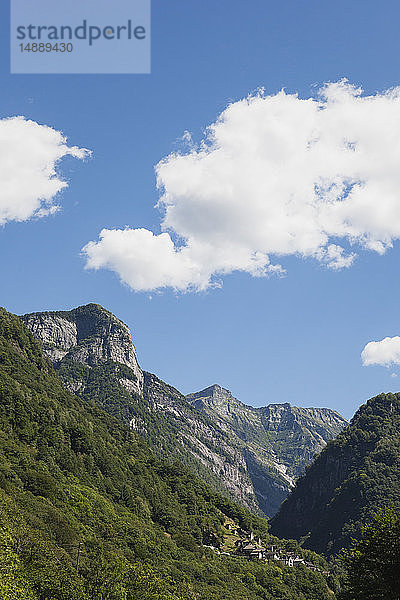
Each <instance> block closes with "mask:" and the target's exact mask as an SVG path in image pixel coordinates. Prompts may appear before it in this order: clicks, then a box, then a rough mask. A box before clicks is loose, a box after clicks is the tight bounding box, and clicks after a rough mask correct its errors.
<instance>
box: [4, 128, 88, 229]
mask: <svg viewBox="0 0 400 600" xmlns="http://www.w3.org/2000/svg"><path fill="white" fill-rule="evenodd" d="M68 154H69V155H71V156H75V157H76V158H80V159H83V158H84V157H85V156H87V155H88V150H86V149H84V148H78V147H76V146H73V147H69V146H67V142H66V138H65V137H64V136H63V135H62V133H60V132H59V131H56V130H55V129H52V128H51V127H47V126H45V125H39V124H38V123H36V122H35V121H29V120H26V119H25V118H24V117H12V118H9V119H0V225H4V224H5V223H7V222H9V221H26V220H28V219H30V218H32V217H43V216H45V215H48V214H51V213H53V212H55V211H56V210H57V209H58V206H57V205H56V204H55V196H56V195H57V193H58V192H60V191H61V190H63V189H64V188H66V187H67V186H68V184H67V183H66V181H63V180H62V179H61V178H60V176H59V175H58V173H57V172H56V166H57V163H58V162H59V161H60V160H61V158H63V157H64V156H66V155H68Z"/></svg>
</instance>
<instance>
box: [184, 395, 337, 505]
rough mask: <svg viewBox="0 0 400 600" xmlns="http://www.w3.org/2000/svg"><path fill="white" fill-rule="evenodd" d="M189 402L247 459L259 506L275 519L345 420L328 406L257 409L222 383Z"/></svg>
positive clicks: (188, 398)
mask: <svg viewBox="0 0 400 600" xmlns="http://www.w3.org/2000/svg"><path fill="white" fill-rule="evenodd" d="M187 400H188V401H189V402H190V403H191V404H192V406H194V407H195V408H196V409H197V410H198V411H199V412H201V413H203V414H206V415H207V416H208V417H210V418H211V419H212V421H213V422H214V423H216V424H217V425H218V426H219V427H220V428H221V429H222V430H223V431H225V432H226V433H227V434H228V435H229V437H230V438H231V439H232V440H233V442H232V443H234V444H235V446H236V447H237V448H239V449H240V451H241V454H242V455H243V457H244V459H245V461H246V466H247V470H248V472H249V474H250V478H251V480H252V482H253V485H254V490H255V494H256V496H257V500H258V503H259V506H260V507H261V508H262V510H263V511H264V513H265V514H267V515H273V514H275V513H276V512H277V510H278V508H279V506H280V505H281V503H282V502H283V500H284V499H285V497H286V496H287V494H288V492H289V491H290V489H291V488H292V487H293V485H294V482H295V480H296V479H297V478H298V477H299V476H300V475H301V474H302V472H303V471H304V468H305V467H306V465H308V464H309V463H310V462H311V460H312V459H313V457H314V456H315V454H317V453H319V452H320V451H321V450H322V448H323V447H324V446H325V445H326V443H327V442H328V441H329V440H330V439H332V438H334V437H335V436H336V435H337V434H338V433H339V431H341V430H342V429H343V427H345V425H347V422H346V421H345V419H343V417H341V416H340V415H339V414H338V413H337V412H335V411H333V410H330V409H328V408H298V407H296V406H291V405H290V404H287V403H285V404H269V405H268V406H265V407H261V408H254V407H252V406H247V405H246V404H243V403H242V402H240V401H239V400H237V399H236V398H234V397H233V396H232V394H231V392H230V391H229V390H226V389H224V388H221V387H220V386H219V385H213V386H211V387H208V388H206V389H205V390H202V391H201V392H197V393H195V394H190V395H189V396H187Z"/></svg>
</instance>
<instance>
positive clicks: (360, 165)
mask: <svg viewBox="0 0 400 600" xmlns="http://www.w3.org/2000/svg"><path fill="white" fill-rule="evenodd" d="M185 135H186V137H185V139H186V140H187V141H188V148H187V151H186V152H185V153H174V154H171V155H169V156H167V157H166V158H165V159H164V160H162V161H161V162H160V163H159V164H158V165H157V166H156V173H157V182H158V187H159V189H160V193H161V197H160V200H159V203H158V207H159V208H160V209H161V210H162V211H163V218H162V222H161V229H162V232H163V233H161V234H160V235H155V234H153V233H151V232H149V231H147V232H146V230H143V229H131V228H126V229H123V230H121V229H115V230H109V229H103V231H102V232H101V234H100V238H99V240H98V241H95V242H90V243H89V244H87V245H86V246H85V247H84V248H83V253H84V254H85V255H86V258H87V263H86V266H87V268H94V269H99V268H108V269H111V270H113V271H115V272H116V273H117V274H118V275H119V277H120V278H121V279H122V280H123V281H124V282H125V283H127V284H128V285H129V286H130V287H131V288H132V289H134V290H154V289H157V288H164V287H172V288H175V289H177V290H182V291H187V290H202V289H206V288H207V287H209V286H210V285H215V284H216V283H218V278H219V277H221V276H222V275H224V274H228V273H231V272H233V271H246V272H248V273H249V274H251V275H253V276H257V277H259V276H264V275H267V274H269V273H274V272H278V273H279V272H282V271H283V267H282V266H281V265H279V264H274V263H275V261H276V260H279V261H282V260H283V259H284V257H285V256H290V255H296V256H298V257H302V258H313V259H314V260H316V261H318V262H320V263H321V264H324V265H325V266H327V267H328V268H330V269H336V270H337V269H343V268H348V267H350V266H351V264H352V263H353V261H354V259H355V257H356V252H357V251H359V250H360V249H362V248H364V249H368V250H372V251H375V252H378V253H380V254H383V253H384V252H385V251H386V250H387V249H388V248H390V247H391V246H392V244H393V242H394V241H395V240H396V239H398V238H399V237H400V88H396V89H393V90H389V91H386V92H383V93H380V94H376V95H374V96H365V95H363V93H362V90H360V89H356V88H355V87H353V86H351V85H350V84H348V83H347V82H346V81H341V82H338V83H333V84H328V85H326V86H324V87H323V88H322V89H321V90H320V91H319V94H318V96H317V97H316V98H309V99H306V100H303V99H300V98H299V97H298V96H297V95H295V94H287V93H285V92H284V91H281V92H279V93H278V94H275V95H271V96H268V95H265V94H264V93H263V92H259V93H258V94H256V95H253V96H250V97H248V98H246V99H243V100H241V101H238V102H234V103H233V104H231V105H230V106H228V108H227V109H226V110H225V111H224V112H223V113H222V114H221V115H220V116H219V118H218V119H217V121H216V122H215V123H214V124H212V125H211V126H210V127H209V128H208V130H207V133H206V135H205V138H204V140H203V141H202V143H201V144H200V145H199V147H194V146H193V143H192V141H191V138H190V135H189V134H185Z"/></svg>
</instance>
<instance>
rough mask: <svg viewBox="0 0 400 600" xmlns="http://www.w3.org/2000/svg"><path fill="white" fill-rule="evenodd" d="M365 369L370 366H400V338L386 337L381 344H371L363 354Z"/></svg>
mask: <svg viewBox="0 0 400 600" xmlns="http://www.w3.org/2000/svg"><path fill="white" fill-rule="evenodd" d="M361 360H362V364H363V365H364V367H368V366H370V365H381V366H383V367H390V365H400V337H399V336H395V337H392V338H390V337H386V338H384V339H383V340H380V341H379V342H369V343H368V344H367V345H366V346H365V348H364V350H363V351H362V353H361Z"/></svg>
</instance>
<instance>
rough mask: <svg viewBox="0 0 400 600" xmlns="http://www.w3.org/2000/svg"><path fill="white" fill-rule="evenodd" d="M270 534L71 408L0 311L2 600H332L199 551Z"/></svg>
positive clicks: (298, 574)
mask: <svg viewBox="0 0 400 600" xmlns="http://www.w3.org/2000/svg"><path fill="white" fill-rule="evenodd" d="M227 517H229V518H230V519H235V521H236V522H239V523H240V525H241V526H242V527H246V528H251V529H253V530H254V531H255V533H256V534H257V535H261V536H262V537H263V539H264V540H265V541H267V539H268V538H267V537H266V523H265V521H264V520H263V519H260V518H258V517H255V516H254V515H251V514H250V513H248V512H247V511H245V509H243V508H240V507H238V506H235V505H234V504H233V503H231V502H229V501H227V500H226V499H225V498H223V497H221V496H219V495H218V494H216V493H215V492H213V491H212V490H211V489H210V488H208V487H207V486H206V485H204V484H203V483H201V482H200V481H199V480H197V479H196V478H195V477H194V476H193V475H192V474H191V473H190V472H188V471H187V470H185V469H183V468H182V467H178V466H173V465H168V464H167V463H165V462H163V461H159V460H157V459H155V458H154V457H153V456H152V454H151V453H150V452H149V450H148V449H147V448H146V447H145V446H144V445H143V443H142V442H141V441H140V439H138V438H137V436H136V435H135V434H134V433H133V432H132V430H130V429H129V428H128V427H126V426H124V425H123V424H122V423H121V422H120V421H118V420H116V419H114V418H113V417H111V416H110V415H108V414H106V413H105V412H103V411H102V410H99V409H97V408H95V407H93V406H91V404H90V403H88V402H86V401H82V400H80V399H79V398H77V397H74V396H73V395H72V394H71V393H70V392H68V391H67V390H66V389H65V388H64V387H63V385H62V384H61V381H60V380H59V379H58V377H57V376H56V374H55V372H54V371H53V368H52V366H51V364H50V362H49V361H48V359H47V358H45V357H44V355H43V354H42V353H41V349H40V346H39V345H38V343H37V342H36V341H34V339H33V337H32V335H31V334H30V333H29V332H28V330H27V329H26V328H25V327H24V326H23V325H22V323H21V321H20V320H19V319H18V318H17V317H15V316H13V315H10V314H9V313H7V312H6V311H4V310H3V309H0V564H1V567H0V570H1V577H0V595H1V597H2V598H4V599H10V600H17V598H18V599H20V600H47V599H50V598H51V599H52V600H105V599H107V600H136V599H138V598H143V599H146V600H156V599H157V600H178V598H179V599H180V600H196V599H197V600H208V599H209V598H213V599H215V600H224V599H226V598H230V599H231V600H272V598H276V597H281V598H286V599H288V600H297V599H299V600H309V599H311V598H313V599H314V600H328V598H331V597H332V596H331V594H330V592H329V590H328V588H327V585H326V582H325V580H324V578H323V576H322V575H321V574H319V573H312V572H310V571H307V570H305V569H300V570H297V569H296V570H293V569H292V572H291V573H289V569H283V572H282V570H281V569H277V568H276V567H275V566H273V565H271V566H269V565H262V564H255V563H252V562H249V561H245V560H243V559H240V558H230V557H229V556H227V557H223V558H219V557H217V556H216V555H215V554H213V553H212V552H210V551H208V550H207V549H205V548H204V546H203V543H207V542H208V543H209V540H210V539H211V540H218V539H221V535H222V525H223V523H224V521H225V519H226V518H227Z"/></svg>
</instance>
